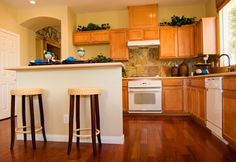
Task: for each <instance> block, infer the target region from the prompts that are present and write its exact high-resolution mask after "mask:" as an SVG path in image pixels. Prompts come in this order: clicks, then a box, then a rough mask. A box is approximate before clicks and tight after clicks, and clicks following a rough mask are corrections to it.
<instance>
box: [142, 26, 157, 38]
mask: <svg viewBox="0 0 236 162" xmlns="http://www.w3.org/2000/svg"><path fill="white" fill-rule="evenodd" d="M144 39H145V40H152V39H159V30H158V28H157V27H155V28H145V29H144Z"/></svg>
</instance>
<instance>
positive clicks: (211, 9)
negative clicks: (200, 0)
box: [206, 0, 217, 16]
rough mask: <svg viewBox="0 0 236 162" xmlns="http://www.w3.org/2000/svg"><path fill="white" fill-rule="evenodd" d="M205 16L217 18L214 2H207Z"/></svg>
mask: <svg viewBox="0 0 236 162" xmlns="http://www.w3.org/2000/svg"><path fill="white" fill-rule="evenodd" d="M206 16H217V11H216V1H215V0H208V1H207V3H206Z"/></svg>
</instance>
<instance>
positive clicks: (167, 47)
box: [159, 26, 178, 58]
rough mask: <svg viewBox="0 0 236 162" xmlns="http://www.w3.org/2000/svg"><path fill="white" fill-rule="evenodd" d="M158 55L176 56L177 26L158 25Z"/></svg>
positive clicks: (164, 56)
mask: <svg viewBox="0 0 236 162" xmlns="http://www.w3.org/2000/svg"><path fill="white" fill-rule="evenodd" d="M159 33H160V43H161V45H160V57H161V58H176V57H178V47H177V45H178V44H177V27H172V26H161V27H160V31H159Z"/></svg>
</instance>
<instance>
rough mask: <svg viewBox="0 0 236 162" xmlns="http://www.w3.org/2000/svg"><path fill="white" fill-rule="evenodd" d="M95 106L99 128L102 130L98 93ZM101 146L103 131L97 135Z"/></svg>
mask: <svg viewBox="0 0 236 162" xmlns="http://www.w3.org/2000/svg"><path fill="white" fill-rule="evenodd" d="M95 107H96V124H97V129H98V130H100V115H99V103H98V95H95ZM97 138H98V143H99V146H101V145H102V142H101V133H99V134H98V135H97Z"/></svg>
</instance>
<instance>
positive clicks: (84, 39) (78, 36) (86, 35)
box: [73, 32, 91, 45]
mask: <svg viewBox="0 0 236 162" xmlns="http://www.w3.org/2000/svg"><path fill="white" fill-rule="evenodd" d="M90 42H91V32H74V33H73V44H74V45H80V44H90Z"/></svg>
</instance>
